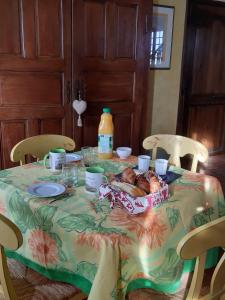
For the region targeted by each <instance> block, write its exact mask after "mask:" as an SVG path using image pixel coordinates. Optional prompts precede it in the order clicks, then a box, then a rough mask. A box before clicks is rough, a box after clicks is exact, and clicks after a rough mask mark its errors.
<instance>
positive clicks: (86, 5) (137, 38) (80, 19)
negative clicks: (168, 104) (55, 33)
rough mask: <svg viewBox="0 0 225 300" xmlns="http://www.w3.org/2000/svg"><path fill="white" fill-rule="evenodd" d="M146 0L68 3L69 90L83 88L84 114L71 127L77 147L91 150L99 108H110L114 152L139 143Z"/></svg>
mask: <svg viewBox="0 0 225 300" xmlns="http://www.w3.org/2000/svg"><path fill="white" fill-rule="evenodd" d="M150 14H151V1H150V0H120V1H116V0H74V1H73V37H74V39H73V41H74V44H73V59H74V61H73V91H74V97H75V96H76V95H77V86H78V81H79V82H81V83H82V84H81V86H83V90H84V91H83V97H85V98H86V100H87V111H86V112H85V114H84V116H83V127H82V128H79V127H77V126H76V119H77V115H76V114H75V123H74V137H75V140H76V142H77V143H78V145H79V146H81V145H97V129H98V124H99V121H100V115H101V113H102V108H103V107H105V106H106V107H109V108H111V111H112V114H113V121H114V127H115V133H114V148H115V147H117V146H129V145H130V146H131V147H132V148H133V152H134V153H137V152H138V150H139V145H140V142H141V141H142V139H143V119H144V115H145V111H144V104H145V102H146V92H147V74H148V73H147V70H148V66H149V60H148V58H149V30H148V29H149V28H148V24H147V22H149V25H150V19H149V16H150Z"/></svg>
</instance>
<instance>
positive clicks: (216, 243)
mask: <svg viewBox="0 0 225 300" xmlns="http://www.w3.org/2000/svg"><path fill="white" fill-rule="evenodd" d="M224 232H225V216H224V217H221V218H219V219H217V220H214V221H211V222H209V223H208V224H205V225H202V226H200V227H198V228H196V229H194V230H192V231H191V232H189V233H187V234H186V235H185V236H184V237H183V238H182V239H181V240H180V242H179V244H178V246H177V254H178V256H180V258H182V259H184V260H186V259H188V260H189V259H194V258H196V264H195V269H194V272H193V275H192V274H191V273H186V274H184V276H183V277H182V281H181V287H180V289H179V291H178V292H177V293H175V294H162V293H159V292H156V291H153V290H152V289H139V290H136V291H133V292H130V293H129V294H128V295H127V297H126V300H136V299H138V300H184V299H185V300H225V253H223V255H222V256H221V258H220V260H219V262H218V263H217V265H216V267H215V268H214V269H211V270H205V260H206V254H207V251H208V250H209V249H211V248H214V247H221V248H222V249H224V248H225V234H224ZM223 252H224V250H223ZM190 279H191V281H190Z"/></svg>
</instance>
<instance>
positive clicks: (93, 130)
mask: <svg viewBox="0 0 225 300" xmlns="http://www.w3.org/2000/svg"><path fill="white" fill-rule="evenodd" d="M150 12H151V1H147V0H121V1H115V0H114V1H113V0H108V1H107V0H105V1H103V0H0V143H1V144H0V145H1V146H0V147H1V158H0V168H6V167H10V166H13V164H12V163H11V162H10V159H9V153H10V151H11V149H12V147H13V146H14V144H16V143H17V142H18V141H20V140H22V139H24V138H26V137H28V136H32V135H37V134H43V133H57V134H64V135H67V136H70V137H74V139H75V140H76V143H77V145H78V147H80V146H82V145H84V144H86V145H96V143H97V126H98V123H99V118H100V114H101V110H102V108H103V107H104V106H108V107H110V108H111V110H112V112H113V117H114V124H115V146H118V145H131V146H132V147H133V149H134V150H137V149H138V146H139V142H140V139H141V136H140V131H141V129H142V126H143V124H142V117H143V105H144V103H145V101H146V84H147V69H148V49H149V33H148V32H147V28H146V18H147V17H148V16H149V14H150ZM78 82H82V83H83V86H84V87H85V92H84V96H85V98H86V100H87V102H88V108H87V111H86V112H85V114H84V120H83V121H84V122H83V125H84V126H83V127H82V128H79V127H77V125H76V119H77V115H76V113H75V112H74V111H73V109H72V100H73V99H74V98H75V97H76V94H77V83H78Z"/></svg>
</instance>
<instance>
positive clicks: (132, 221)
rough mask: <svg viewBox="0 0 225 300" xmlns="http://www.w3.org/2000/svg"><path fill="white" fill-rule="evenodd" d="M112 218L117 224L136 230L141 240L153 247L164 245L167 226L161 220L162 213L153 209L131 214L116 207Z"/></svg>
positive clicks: (111, 215)
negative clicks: (157, 212) (135, 214)
mask: <svg viewBox="0 0 225 300" xmlns="http://www.w3.org/2000/svg"><path fill="white" fill-rule="evenodd" d="M110 219H111V221H112V222H114V223H115V224H116V225H119V226H125V227H126V228H127V229H128V230H129V231H133V232H135V233H136V235H137V237H138V239H139V240H140V242H141V243H143V244H147V246H148V247H149V248H151V249H152V248H156V247H160V246H162V244H163V242H164V239H165V232H166V230H167V226H166V225H165V224H164V223H163V222H162V221H161V220H160V215H159V214H156V213H155V212H153V211H152V210H151V209H149V210H147V211H146V212H144V213H142V214H140V215H137V216H131V215H129V214H127V212H125V211H124V210H122V209H114V210H112V212H111V214H110Z"/></svg>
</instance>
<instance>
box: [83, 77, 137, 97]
mask: <svg viewBox="0 0 225 300" xmlns="http://www.w3.org/2000/svg"><path fill="white" fill-rule="evenodd" d="M84 77H85V82H86V85H87V90H86V93H87V99H88V101H96V102H100V101H111V102H116V101H121V100H124V101H127V102H132V100H133V89H134V74H133V73H132V72H88V73H86V74H85V75H84Z"/></svg>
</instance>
